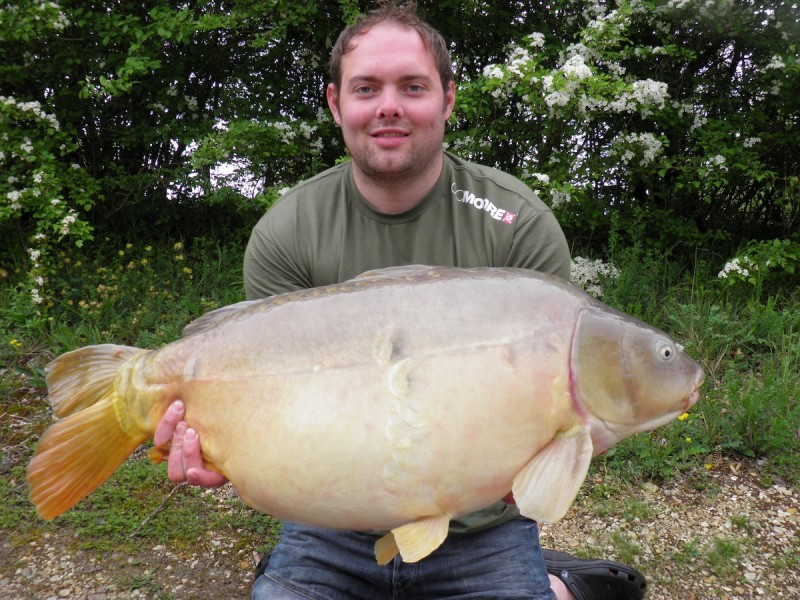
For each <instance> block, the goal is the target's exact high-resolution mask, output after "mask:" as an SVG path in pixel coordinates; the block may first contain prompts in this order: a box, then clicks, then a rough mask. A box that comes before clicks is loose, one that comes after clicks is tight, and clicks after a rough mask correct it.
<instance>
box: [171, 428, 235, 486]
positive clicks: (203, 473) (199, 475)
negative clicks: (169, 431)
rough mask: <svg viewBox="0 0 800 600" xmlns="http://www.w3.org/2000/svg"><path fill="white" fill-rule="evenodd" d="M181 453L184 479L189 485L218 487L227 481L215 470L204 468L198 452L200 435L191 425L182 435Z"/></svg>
mask: <svg viewBox="0 0 800 600" xmlns="http://www.w3.org/2000/svg"><path fill="white" fill-rule="evenodd" d="M182 455H183V469H184V473H185V476H186V481H188V482H189V483H190V484H191V485H199V486H201V487H205V488H209V487H219V486H221V485H223V484H224V483H225V482H226V481H228V480H227V479H225V477H224V476H223V475H220V474H219V473H217V472H216V471H210V470H208V469H206V468H205V463H204V462H203V455H202V454H201V452H200V437H199V436H198V435H197V432H196V431H195V430H194V429H192V428H191V427H190V428H188V429H187V430H186V434H185V435H184V437H183V448H182Z"/></svg>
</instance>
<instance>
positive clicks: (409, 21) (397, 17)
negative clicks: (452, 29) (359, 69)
mask: <svg viewBox="0 0 800 600" xmlns="http://www.w3.org/2000/svg"><path fill="white" fill-rule="evenodd" d="M384 22H389V23H396V24H398V25H402V26H404V27H408V28H410V29H413V30H415V31H416V32H417V33H418V34H419V36H420V37H421V38H422V41H423V43H424V44H425V47H426V48H427V49H428V51H429V52H430V53H431V54H432V55H433V60H434V62H435V63H436V70H437V71H439V78H440V79H441V80H442V89H443V90H445V91H446V90H447V88H448V86H449V84H450V82H451V81H453V80H454V77H453V63H452V61H451V60H450V52H449V51H448V50H447V43H446V42H445V41H444V38H443V37H442V34H441V33H439V32H438V31H436V29H434V28H433V27H431V26H430V25H429V24H428V23H426V22H425V21H423V20H422V19H421V18H420V17H419V16H418V15H417V5H416V2H403V3H402V4H398V3H396V2H392V1H391V0H382V1H379V2H378V8H376V9H374V10H371V11H370V12H368V13H366V14H362V15H360V16H359V17H358V20H357V21H356V22H355V23H353V24H352V25H350V26H348V27H346V28H345V29H344V30H343V31H342V32H341V33H340V34H339V38H338V39H337V40H336V44H334V46H333V50H332V51H331V62H330V64H329V71H330V75H331V79H332V80H333V83H334V84H335V85H336V87H337V88H338V87H341V85H342V58H343V57H344V55H345V54H347V53H348V52H349V51H350V50H352V49H353V38H355V37H356V36H359V35H364V34H365V33H367V32H368V31H369V30H370V29H371V28H372V27H374V26H375V25H378V24H379V23H384Z"/></svg>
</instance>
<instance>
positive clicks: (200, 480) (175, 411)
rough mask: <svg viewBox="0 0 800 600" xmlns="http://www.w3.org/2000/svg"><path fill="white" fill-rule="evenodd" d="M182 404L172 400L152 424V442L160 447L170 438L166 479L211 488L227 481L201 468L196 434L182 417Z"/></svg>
mask: <svg viewBox="0 0 800 600" xmlns="http://www.w3.org/2000/svg"><path fill="white" fill-rule="evenodd" d="M185 412H186V406H185V405H184V404H183V402H182V401H180V400H175V402H173V403H172V404H171V405H170V407H169V408H168V409H167V412H166V413H164V416H163V417H161V420H160V421H159V422H158V425H157V426H156V432H155V435H153V444H154V445H155V446H161V445H163V444H167V443H169V442H170V439H171V440H172V443H171V445H170V449H169V459H168V460H167V475H168V476H169V479H170V481H174V482H176V483H179V482H181V481H186V482H188V483H189V485H199V486H200V487H205V488H215V487H219V486H221V485H223V484H224V483H226V482H227V481H228V480H227V479H225V477H224V476H223V475H221V474H220V473H217V472H216V471H210V470H208V469H206V468H205V463H204V462H203V456H202V455H201V454H200V437H199V436H198V435H197V432H196V431H195V430H194V429H192V428H191V427H189V424H188V423H187V422H186V421H184V420H183V415H184V414H185Z"/></svg>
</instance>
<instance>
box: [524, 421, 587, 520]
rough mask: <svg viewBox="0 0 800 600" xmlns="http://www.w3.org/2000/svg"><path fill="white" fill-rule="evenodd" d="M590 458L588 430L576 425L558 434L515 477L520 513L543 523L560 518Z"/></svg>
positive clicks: (572, 498)
mask: <svg viewBox="0 0 800 600" xmlns="http://www.w3.org/2000/svg"><path fill="white" fill-rule="evenodd" d="M591 459H592V438H591V436H590V435H589V431H588V429H586V428H585V427H583V426H581V425H576V426H575V427H573V428H572V429H570V430H569V431H566V432H563V433H560V434H558V435H557V436H556V437H555V439H553V441H552V442H550V443H549V444H548V445H547V446H545V448H544V449H542V450H541V451H540V452H539V453H538V454H537V455H536V456H534V457H533V458H532V459H531V461H530V462H529V463H528V464H527V465H525V468H523V469H522V471H520V472H519V473H517V476H516V477H514V483H513V485H512V487H511V489H512V491H513V493H514V499H515V500H516V503H517V506H518V507H519V510H520V512H521V513H522V514H523V515H525V516H526V517H529V518H531V519H535V520H536V521H540V522H542V523H553V522H555V521H558V520H559V519H560V518H561V517H563V516H564V515H565V514H566V512H567V510H568V509H569V507H570V505H571V504H572V502H573V501H574V500H575V496H577V495H578V490H580V487H581V484H582V483H583V480H584V479H585V478H586V473H587V472H588V471H589V462H590V461H591Z"/></svg>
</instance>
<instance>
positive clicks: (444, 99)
mask: <svg viewBox="0 0 800 600" xmlns="http://www.w3.org/2000/svg"><path fill="white" fill-rule="evenodd" d="M331 76H332V83H331V84H330V85H329V86H328V89H327V100H328V106H329V107H330V109H331V112H332V113H333V116H334V119H335V121H336V123H337V124H338V125H339V126H340V127H341V129H342V134H343V137H344V140H345V143H346V145H347V148H348V150H349V152H350V155H351V157H352V160H351V161H349V162H347V163H344V164H341V165H338V166H336V167H333V168H332V169H329V170H327V171H325V172H323V173H321V174H319V175H317V176H316V177H314V178H312V179H310V180H308V181H306V182H303V183H301V184H299V185H298V186H297V187H295V188H294V189H292V190H291V191H289V192H287V193H286V194H285V195H284V196H283V197H282V198H281V200H280V201H279V202H277V203H276V204H275V206H274V207H273V208H272V209H271V210H270V211H269V212H268V213H267V214H266V215H265V216H264V217H263V218H262V219H261V220H260V221H259V223H258V224H257V225H256V227H255V228H254V229H253V232H252V234H251V238H250V242H249V244H248V247H247V251H246V254H245V259H244V279H245V288H246V292H247V297H248V299H255V298H263V297H267V296H271V295H274V294H279V293H283V292H289V291H293V290H298V289H303V288H308V287H313V286H322V285H329V284H332V283H337V282H341V281H344V280H346V279H349V278H351V277H353V276H355V275H358V274H360V273H362V272H364V271H367V270H370V269H375V268H380V267H387V266H394V265H403V264H420V263H424V264H435V265H448V266H458V267H475V266H498V267H499V266H512V267H522V268H529V269H536V270H540V271H546V272H550V273H554V274H556V275H558V276H560V277H562V278H564V279H568V278H569V265H570V258H569V250H568V247H567V243H566V240H565V238H564V235H563V233H562V231H561V229H560V227H559V226H558V224H557V222H556V221H555V218H554V217H553V215H552V213H551V212H550V211H549V210H548V208H547V207H546V206H545V205H544V204H543V203H542V202H541V201H539V200H538V198H536V197H535V196H534V195H533V194H532V193H531V191H530V190H529V189H528V188H527V187H526V186H524V185H523V184H522V183H521V182H519V181H518V180H516V179H515V178H513V177H511V176H510V175H507V174H505V173H502V172H500V171H497V170H494V169H490V168H487V167H482V166H479V165H475V164H472V163H469V162H466V161H463V160H460V159H458V158H456V157H455V156H452V155H450V154H446V153H444V152H443V150H442V141H443V138H444V130H445V124H446V122H447V120H448V118H449V117H450V114H451V112H452V110H453V105H454V102H455V84H454V81H453V74H452V67H451V62H450V57H449V55H448V52H447V48H446V45H445V42H444V40H443V39H442V37H441V35H440V34H439V33H438V32H436V31H435V30H434V29H432V28H431V27H430V26H428V25H427V24H425V23H423V22H421V21H420V20H419V19H418V18H417V17H416V15H415V13H414V7H413V5H411V6H409V5H405V6H402V7H397V6H394V5H384V6H382V7H381V8H379V9H378V10H376V11H373V12H372V13H370V14H369V15H367V16H366V18H364V19H362V21H360V22H359V23H358V24H357V25H355V26H353V27H349V28H347V29H345V30H344V31H343V32H342V34H341V35H340V37H339V40H338V41H337V43H336V45H335V47H334V49H333V53H332V59H331ZM182 417H183V407H182V405H181V404H180V403H176V404H175V405H173V407H172V408H171V409H170V410H169V411H168V412H167V414H166V415H165V416H164V418H163V419H162V421H161V423H160V425H159V428H158V430H157V431H156V435H155V443H156V444H160V443H162V442H165V441H167V440H169V439H170V437H172V449H171V451H170V456H169V466H168V471H169V477H170V479H172V480H173V481H184V480H188V481H189V482H190V483H192V484H197V485H204V486H214V485H220V484H222V483H224V481H225V480H224V478H223V477H222V476H221V475H219V474H218V473H214V472H212V471H207V470H205V469H204V468H203V463H202V458H201V457H200V453H199V440H198V439H197V435H196V433H195V432H194V430H192V429H190V428H188V426H187V424H186V423H185V422H183V421H181V419H182ZM254 451H258V449H254ZM376 539H377V536H376V535H375V534H374V533H372V532H341V531H330V530H322V529H316V528H312V527H306V526H302V525H296V524H292V523H286V524H285V526H284V530H283V532H282V534H281V538H280V541H279V542H278V544H277V546H276V547H275V549H274V551H273V553H272V554H271V556H270V557H269V560H268V561H267V562H266V565H265V566H264V572H263V573H262V574H260V575H259V576H258V577H257V579H256V582H255V584H254V588H253V598H256V599H261V598H272V599H297V598H318V599H324V600H329V599H339V598H341V599H349V598H365V599H366V598H376V599H378V598H391V597H404V598H447V597H453V598H455V597H470V598H477V597H482V598H493V599H494V598H528V599H531V598H534V599H545V598H547V599H550V598H554V597H555V598H577V599H578V600H583V599H595V598H608V599H611V598H618V599H619V598H636V599H638V598H641V597H642V595H643V590H644V579H643V578H642V577H641V575H640V574H639V573H638V572H636V571H635V570H633V569H630V568H628V567H625V566H624V565H618V564H616V563H607V562H603V561H579V560H577V559H573V558H572V557H569V556H567V555H563V554H559V553H549V554H548V556H549V559H550V562H551V569H552V570H553V571H554V574H552V575H549V576H548V573H547V570H546V567H545V560H544V558H543V554H542V551H541V549H540V547H539V543H538V531H537V527H536V524H535V523H534V522H532V521H530V520H528V519H524V518H522V517H520V516H519V513H518V511H517V510H516V508H515V507H514V506H513V505H509V504H507V503H505V502H502V501H498V502H497V503H496V504H494V505H492V506H490V507H487V508H486V509H484V510H481V511H478V512H476V513H473V514H470V515H466V516H463V517H461V518H459V519H456V520H454V521H453V522H452V523H451V535H449V536H448V537H447V539H446V540H445V542H444V544H443V545H442V546H441V547H440V548H439V549H437V550H436V551H435V552H434V553H432V554H431V555H430V556H428V557H427V558H425V559H424V560H422V561H420V562H419V563H414V564H406V563H403V562H402V560H401V559H399V558H397V559H395V561H394V563H392V564H390V565H387V566H385V567H381V566H378V565H377V564H376V561H375V558H374V554H373V544H374V542H375V540H376ZM262 562H264V561H262ZM592 586H594V588H592ZM570 590H571V591H570Z"/></svg>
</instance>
